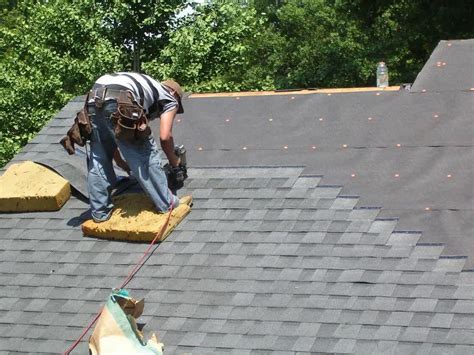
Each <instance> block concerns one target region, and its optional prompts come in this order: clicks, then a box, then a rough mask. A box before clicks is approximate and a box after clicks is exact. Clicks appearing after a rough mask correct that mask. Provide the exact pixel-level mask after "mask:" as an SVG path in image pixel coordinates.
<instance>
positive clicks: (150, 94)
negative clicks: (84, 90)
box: [92, 72, 178, 119]
mask: <svg viewBox="0 0 474 355" xmlns="http://www.w3.org/2000/svg"><path fill="white" fill-rule="evenodd" d="M103 86H106V87H112V88H114V89H118V88H123V89H126V90H130V91H131V92H132V93H133V94H134V95H135V98H136V99H137V101H140V100H141V99H143V109H144V110H145V112H146V113H148V114H149V116H150V119H154V118H156V117H160V116H161V114H163V113H165V112H168V111H170V110H173V109H175V108H176V107H178V101H177V100H176V98H175V97H174V96H173V95H171V93H170V92H169V91H168V90H167V89H166V88H164V87H163V86H162V85H161V84H160V82H158V81H156V80H155V79H153V78H152V77H150V76H148V75H146V74H139V73H128V72H119V73H115V74H105V75H103V76H101V77H100V78H99V79H97V80H96V82H95V84H94V86H93V87H92V89H93V90H94V89H97V88H99V87H103ZM138 86H141V89H142V90H140V88H139V87H138ZM141 92H143V98H142V97H140V93H141Z"/></svg>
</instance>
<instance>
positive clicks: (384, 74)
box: [377, 62, 388, 88]
mask: <svg viewBox="0 0 474 355" xmlns="http://www.w3.org/2000/svg"><path fill="white" fill-rule="evenodd" d="M387 86H388V69H387V66H386V65H385V62H380V63H378V64H377V87H378V88H385V87H387Z"/></svg>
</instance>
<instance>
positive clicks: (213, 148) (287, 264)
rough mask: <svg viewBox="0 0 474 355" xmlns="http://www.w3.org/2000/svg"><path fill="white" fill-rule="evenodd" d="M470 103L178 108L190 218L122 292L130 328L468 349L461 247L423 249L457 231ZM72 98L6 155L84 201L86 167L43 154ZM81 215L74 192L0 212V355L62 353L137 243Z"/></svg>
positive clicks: (254, 349)
mask: <svg viewBox="0 0 474 355" xmlns="http://www.w3.org/2000/svg"><path fill="white" fill-rule="evenodd" d="M454 45H457V42H453V46H454ZM469 95H472V94H471V93H470V92H466V91H462V92H461V91H455V92H442V93H439V92H436V93H432V92H424V93H421V92H420V93H409V92H405V91H400V92H390V93H388V92H383V93H381V95H376V94H375V93H358V94H338V95H331V96H327V95H325V96H322V95H305V96H304V97H303V96H298V95H294V97H295V98H294V99H291V97H293V96H291V95H286V96H273V97H271V98H270V97H260V98H259V99H258V100H256V99H255V98H245V99H244V98H241V99H240V100H237V99H236V98H232V99H229V98H220V99H213V100H209V99H199V100H198V99H192V100H191V99H190V100H188V102H187V105H186V112H187V113H186V114H187V115H189V117H192V119H191V118H189V119H188V118H187V117H188V116H184V117H183V118H182V120H181V122H178V123H177V127H176V132H175V134H176V135H177V138H178V142H184V143H185V144H187V146H188V152H189V155H188V160H189V162H190V164H191V166H192V168H190V171H189V175H190V179H189V180H188V181H187V185H186V189H185V191H183V192H182V193H183V194H184V193H191V194H193V196H194V208H193V211H192V212H191V214H190V215H188V217H187V218H186V219H185V221H184V222H183V223H182V224H180V225H179V227H178V228H177V229H176V230H175V231H174V232H173V233H172V234H171V236H170V237H169V238H168V239H167V240H166V241H165V242H163V243H161V244H160V245H159V246H158V247H157V248H156V250H155V251H154V254H153V255H152V256H151V257H150V258H149V259H148V261H147V263H146V265H145V266H144V267H143V268H142V269H141V270H140V272H139V273H138V274H137V276H136V277H135V278H134V279H133V281H132V282H131V283H130V284H129V287H128V288H129V289H130V290H131V292H132V294H133V295H134V296H136V297H144V298H145V299H146V305H145V311H144V315H143V317H142V321H143V322H145V323H147V324H146V327H145V331H146V332H149V331H158V333H159V335H160V336H161V339H162V340H163V342H164V343H165V347H166V352H167V353H170V354H182V353H190V352H192V353H193V354H194V353H206V354H209V353H233V354H247V353H248V354H263V353H270V352H271V353H277V354H278V353H281V354H305V353H317V352H322V353H327V352H336V353H348V352H358V353H370V352H372V353H380V352H389V351H392V350H393V351H395V352H397V353H423V352H425V353H426V352H431V353H456V354H458V353H466V354H471V353H473V350H474V349H473V348H474V273H473V272H472V271H462V270H463V268H464V267H465V265H466V261H467V262H469V259H466V258H465V257H463V256H457V255H466V254H467V253H470V254H469V255H471V256H472V255H473V254H472V253H471V250H472V249H469V248H472V245H470V244H469V243H466V244H462V247H463V248H464V249H463V250H461V251H462V252H466V253H458V254H455V255H453V254H454V252H453V251H452V250H454V249H451V251H448V254H451V255H449V256H446V249H443V248H444V246H443V244H441V243H440V242H437V241H436V240H437V238H438V236H440V237H439V238H438V239H439V240H441V241H446V242H447V243H448V248H454V247H456V246H458V247H459V244H449V243H451V240H450V239H446V238H444V239H443V238H442V236H443V235H444V234H445V233H446V234H445V235H446V236H448V237H453V238H457V237H459V236H461V237H462V236H466V237H467V236H472V218H471V217H472V190H470V188H471V187H472V181H473V180H472V179H471V180H469V178H470V177H472V168H471V167H472V165H469V164H468V163H469V162H470V161H471V160H472V140H470V139H471V138H470V132H469V129H470V128H471V127H472V115H471V114H470V112H471V111H469V110H471V109H472V107H471V106H469V105H470V103H471V104H472V101H470V100H471V98H472V96H469ZM80 101H81V99H80V98H78V99H77V100H75V101H72V102H70V103H69V104H68V105H67V106H66V107H65V108H64V109H63V110H62V111H61V112H60V113H59V114H58V115H57V116H56V118H55V119H54V120H52V121H51V122H50V123H49V124H48V125H47V126H46V127H45V128H44V129H43V130H42V131H41V132H40V134H39V135H38V136H37V137H36V138H35V139H34V140H33V141H32V142H30V143H29V144H28V145H27V146H26V147H25V148H24V149H23V150H22V151H21V152H20V153H19V154H18V155H17V156H16V157H15V158H14V161H19V160H37V161H38V160H39V161H43V162H45V163H47V164H50V165H54V167H55V168H56V169H57V170H59V171H60V172H61V173H63V174H64V175H65V176H66V177H67V178H68V179H70V180H72V181H71V182H72V183H73V185H75V186H76V187H77V188H78V189H79V190H81V191H84V182H85V162H84V159H83V157H82V158H81V157H80V156H74V157H69V156H67V155H66V153H64V152H63V151H62V148H61V147H60V146H59V144H57V142H58V140H59V138H60V137H61V136H62V135H63V134H64V132H65V130H66V127H67V126H69V125H70V124H71V122H72V117H73V115H74V113H75V111H77V110H78V109H79V108H80V106H81V105H82V103H81V102H80ZM435 114H437V115H438V117H434V115H435ZM368 117H372V118H373V119H372V120H368ZM270 118H271V119H272V120H271V121H269V119H270ZM319 118H323V120H322V121H320V120H319ZM439 118H442V119H441V120H434V119H439ZM226 119H228V121H226ZM369 122H370V123H369ZM430 122H431V124H430ZM367 125H369V126H367ZM471 137H472V135H471ZM398 142H401V147H400V148H399V147H397V146H396V144H397V143H398ZM342 144H347V145H348V146H347V148H342ZM284 145H287V146H288V148H287V149H285V148H283V146H284ZM313 145H316V146H317V149H315V150H313V149H312V146H313ZM200 146H201V147H202V150H199V149H198V147H200ZM244 146H245V147H247V149H246V150H243V149H242V148H243V147H244ZM216 165H219V166H221V167H219V168H216V167H212V166H216ZM232 166H234V167H232ZM235 166H237V167H235ZM256 166H259V167H256ZM265 166H266V167H265ZM470 166H471V167H470ZM395 173H398V174H399V176H398V177H397V178H396V177H395V176H394V174H395ZM448 173H451V174H452V177H454V183H451V182H452V181H453V180H450V178H448V179H446V174H448ZM320 174H324V176H321V175H320ZM351 174H354V175H355V176H354V177H352V176H351ZM405 177H406V178H405ZM341 182H342V183H344V184H343V185H341ZM448 182H449V183H450V184H448ZM336 183H337V184H338V185H334V184H336ZM355 194H357V195H360V196H361V198H360V199H359V198H358V197H357V196H354V195H355ZM374 201H375V203H374ZM428 202H429V205H430V206H432V210H431V211H425V210H424V206H426V205H427V204H428ZM371 206H382V207H383V208H381V207H378V208H375V207H371ZM386 206H388V207H386ZM386 208H387V210H385V209H386ZM392 214H393V215H394V216H396V215H397V214H400V215H403V218H402V219H400V220H398V219H396V218H393V216H391V215H392ZM388 216H389V217H388ZM405 216H408V220H409V223H408V224H407V223H406V222H403V221H404V220H406V219H407V217H405ZM86 218H89V213H88V205H87V203H86V202H84V198H83V196H80V195H76V197H72V198H71V199H70V200H69V201H68V202H67V203H66V205H65V206H64V207H63V209H62V210H61V211H58V212H42V213H21V214H0V238H1V240H2V243H0V271H1V272H0V282H1V284H2V288H0V295H1V298H0V300H1V301H0V307H1V308H0V309H1V310H2V315H1V319H0V328H1V332H0V352H2V353H12V354H13V353H19V352H20V353H38V352H39V353H58V352H62V351H64V350H65V349H66V348H67V347H68V346H69V345H71V344H72V342H73V341H74V340H75V339H76V338H77V337H78V336H79V334H80V333H81V331H82V329H83V327H84V326H86V325H87V324H88V323H89V321H90V320H91V318H92V316H93V315H94V314H95V313H96V312H97V311H98V310H99V309H100V306H101V305H102V304H103V302H104V301H105V299H106V297H107V295H108V294H109V292H110V290H111V289H112V288H113V287H117V286H118V285H119V284H120V283H121V282H122V281H123V279H124V278H125V276H126V275H127V274H128V272H129V270H130V269H131V267H132V265H133V264H134V263H135V262H136V261H137V260H138V259H139V258H140V256H141V255H142V253H143V251H144V250H145V249H146V247H147V246H146V245H144V244H134V243H122V242H114V241H107V240H96V239H90V238H84V237H83V236H82V233H81V231H80V227H79V225H80V223H81V222H82V221H83V220H84V219H86ZM463 218H464V220H463ZM446 221H447V222H446ZM463 223H464V224H463ZM407 225H409V226H410V227H407ZM426 228H427V229H428V231H429V232H428V233H427V232H426ZM432 232H433V233H432ZM466 232H468V234H465V233H466ZM433 240H434V241H435V242H433ZM85 349H86V344H85V343H82V344H80V345H79V347H78V348H77V351H76V352H75V353H84V352H85V351H86V350H85Z"/></svg>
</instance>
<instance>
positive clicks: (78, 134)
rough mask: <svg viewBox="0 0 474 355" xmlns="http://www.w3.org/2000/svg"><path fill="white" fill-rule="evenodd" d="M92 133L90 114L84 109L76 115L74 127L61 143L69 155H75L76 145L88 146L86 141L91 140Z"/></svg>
mask: <svg viewBox="0 0 474 355" xmlns="http://www.w3.org/2000/svg"><path fill="white" fill-rule="evenodd" d="M91 133H92V125H91V122H90V118H89V114H88V113H87V111H86V109H85V108H83V109H82V110H80V111H79V112H78V113H77V114H76V118H74V123H73V125H72V126H71V128H70V129H69V130H68V131H67V133H66V136H65V137H63V138H62V139H61V140H60V141H59V142H60V143H61V145H62V146H63V148H64V149H65V150H66V151H67V152H68V154H70V155H71V154H74V145H75V144H77V145H79V146H81V147H83V146H84V145H85V144H86V141H87V140H89V139H90V137H91Z"/></svg>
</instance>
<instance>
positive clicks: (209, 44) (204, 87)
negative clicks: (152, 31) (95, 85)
mask: <svg viewBox="0 0 474 355" xmlns="http://www.w3.org/2000/svg"><path fill="white" fill-rule="evenodd" d="M264 23H265V22H264V19H263V18H262V17H259V16H258V15H257V13H256V11H255V10H254V9H253V8H250V7H246V6H241V5H239V4H237V3H235V2H230V1H222V2H210V3H207V4H205V5H201V6H198V7H196V9H195V11H194V12H193V13H192V14H190V15H189V16H187V17H186V18H183V19H182V20H181V24H180V26H179V27H178V28H177V29H176V30H175V31H174V32H173V33H172V34H171V36H170V41H169V43H168V45H167V46H166V47H165V48H164V49H163V51H162V52H161V53H160V56H159V58H157V59H156V60H153V61H151V62H149V63H146V64H145V65H144V68H145V70H146V71H147V72H148V73H149V74H152V75H155V76H157V77H160V78H169V77H172V78H174V79H176V80H178V81H179V82H180V83H183V84H184V85H185V87H186V89H187V90H200V91H229V90H246V89H267V88H273V79H272V78H271V76H266V75H264V74H265V64H264V63H262V61H261V58H260V57H259V58H256V57H255V55H254V54H255V53H256V50H258V48H259V46H257V45H256V44H257V43H259V41H260V39H261V38H262V37H261V36H262V33H263V32H265V26H264Z"/></svg>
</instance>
